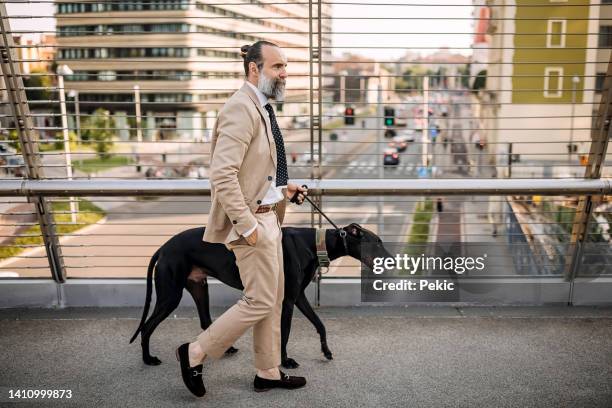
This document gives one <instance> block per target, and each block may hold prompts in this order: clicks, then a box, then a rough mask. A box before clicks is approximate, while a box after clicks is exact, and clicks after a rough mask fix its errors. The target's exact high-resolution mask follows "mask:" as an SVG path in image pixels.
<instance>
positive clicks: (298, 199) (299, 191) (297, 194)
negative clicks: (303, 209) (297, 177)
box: [287, 183, 308, 205]
mask: <svg viewBox="0 0 612 408" xmlns="http://www.w3.org/2000/svg"><path fill="white" fill-rule="evenodd" d="M287 195H288V196H289V197H291V199H290V200H289V201H290V202H292V203H295V204H297V205H302V203H303V202H304V200H305V199H306V196H307V195H308V186H306V184H304V185H303V186H301V187H300V186H298V185H297V184H293V183H289V184H287Z"/></svg>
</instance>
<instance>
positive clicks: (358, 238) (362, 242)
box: [342, 223, 391, 268]
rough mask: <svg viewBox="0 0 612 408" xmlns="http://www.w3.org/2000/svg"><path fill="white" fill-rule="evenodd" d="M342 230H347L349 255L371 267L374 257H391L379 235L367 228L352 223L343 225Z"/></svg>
mask: <svg viewBox="0 0 612 408" xmlns="http://www.w3.org/2000/svg"><path fill="white" fill-rule="evenodd" d="M342 230H344V231H345V232H346V238H345V239H346V247H347V250H348V254H347V255H348V256H351V257H353V258H355V259H357V260H358V261H361V262H363V263H364V264H365V265H367V266H368V267H370V268H373V266H374V258H378V257H383V258H387V257H391V254H390V253H389V252H388V251H387V250H386V249H385V247H384V246H383V243H382V240H381V239H380V238H379V237H378V235H376V234H375V233H373V232H372V231H370V230H368V229H367V228H364V227H362V226H361V225H359V224H356V223H352V224H349V225H347V226H346V227H343V228H342Z"/></svg>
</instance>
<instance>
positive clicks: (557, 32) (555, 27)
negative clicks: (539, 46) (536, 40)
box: [546, 20, 567, 48]
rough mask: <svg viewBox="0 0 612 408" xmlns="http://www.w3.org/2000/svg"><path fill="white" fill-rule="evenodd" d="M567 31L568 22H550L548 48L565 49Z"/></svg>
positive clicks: (547, 36)
mask: <svg viewBox="0 0 612 408" xmlns="http://www.w3.org/2000/svg"><path fill="white" fill-rule="evenodd" d="M566 29H567V21H566V20H548V28H547V30H546V47H547V48H563V47H565V32H566Z"/></svg>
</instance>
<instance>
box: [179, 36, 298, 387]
mask: <svg viewBox="0 0 612 408" xmlns="http://www.w3.org/2000/svg"><path fill="white" fill-rule="evenodd" d="M241 51H242V55H243V59H244V69H245V75H246V79H247V80H246V82H245V84H244V85H243V86H242V88H241V89H240V90H238V91H237V92H236V93H234V95H232V97H231V98H230V99H229V100H228V101H227V103H226V104H225V105H224V106H223V108H222V109H221V111H220V112H219V116H218V119H217V123H216V125H215V128H214V130H213V139H212V145H211V164H210V182H211V195H212V204H211V209H210V214H209V217H208V224H207V225H206V230H205V233H204V237H203V240H204V241H207V242H218V243H224V244H225V245H226V247H227V248H228V249H230V250H232V251H233V252H234V254H235V256H236V264H237V265H238V268H239V271H240V279H241V280H242V284H243V286H244V291H243V296H242V298H241V299H240V300H238V302H237V303H236V304H235V305H234V306H232V307H231V308H230V309H228V310H227V311H226V312H225V313H223V314H222V315H221V316H219V318H217V320H215V321H214V322H213V323H212V325H210V326H209V327H208V329H206V330H205V331H203V332H202V333H201V334H200V335H199V336H198V338H197V340H196V341H195V342H193V343H185V344H183V345H181V346H180V347H179V348H178V349H177V359H178V360H179V362H180V365H181V373H182V377H183V381H184V382H185V385H186V386H187V388H188V389H189V390H190V391H191V392H192V393H194V394H195V395H197V396H203V395H204V394H205V393H206V389H205V387H204V383H203V381H202V361H203V360H204V359H205V358H206V357H208V356H210V357H213V358H219V357H221V356H222V355H223V354H224V352H225V351H226V350H227V349H228V348H229V347H230V346H231V345H232V344H234V342H235V341H236V340H237V339H238V338H239V337H240V336H242V335H243V334H244V332H245V331H246V330H247V329H249V328H250V327H252V328H253V351H254V356H255V359H254V360H255V361H254V365H255V368H256V369H257V374H256V376H255V380H254V388H255V391H266V390H268V389H270V388H276V387H279V388H287V389H294V388H299V387H302V386H304V385H305V384H306V380H305V379H304V378H303V377H294V376H288V375H286V374H284V373H282V372H281V371H280V370H279V368H278V366H279V365H280V347H281V346H280V344H281V341H280V316H281V306H282V302H283V296H284V272H283V250H282V244H281V238H282V235H281V229H280V227H281V224H282V221H283V217H284V214H285V206H286V200H287V197H290V198H292V199H293V200H294V201H295V202H297V203H298V204H301V203H302V202H303V200H304V197H305V195H306V194H307V192H306V189H304V188H302V187H298V186H297V185H295V184H292V183H288V181H287V180H288V174H287V162H286V157H285V148H284V142H283V139H282V134H281V131H280V127H279V125H278V123H277V121H276V116H275V114H274V109H273V108H272V106H271V105H270V103H268V98H273V99H275V100H276V101H282V100H283V96H284V90H285V79H286V77H287V72H286V66H287V59H286V58H285V56H284V54H283V52H282V50H281V49H280V48H279V47H278V46H276V45H275V44H273V43H269V42H266V41H258V42H256V43H255V44H253V45H251V46H244V47H242V49H241Z"/></svg>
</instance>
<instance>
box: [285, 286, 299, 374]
mask: <svg viewBox="0 0 612 408" xmlns="http://www.w3.org/2000/svg"><path fill="white" fill-rule="evenodd" d="M293 306H294V305H293V302H292V301H290V300H287V298H285V299H284V300H283V311H282V314H281V365H282V366H283V367H285V368H298V367H299V366H300V365H299V364H298V362H297V361H295V360H294V359H292V358H291V357H287V343H288V342H289V333H291V320H292V319H293Z"/></svg>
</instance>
